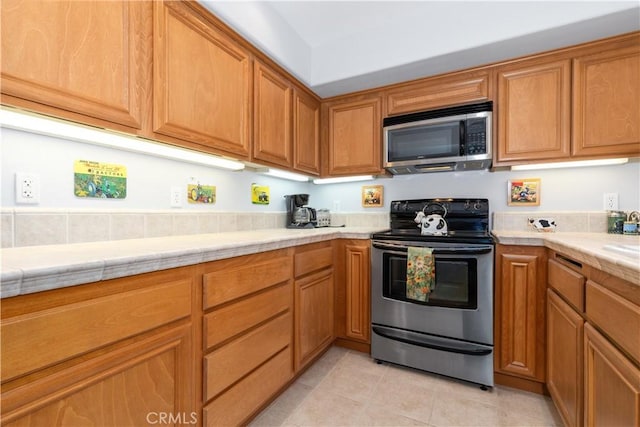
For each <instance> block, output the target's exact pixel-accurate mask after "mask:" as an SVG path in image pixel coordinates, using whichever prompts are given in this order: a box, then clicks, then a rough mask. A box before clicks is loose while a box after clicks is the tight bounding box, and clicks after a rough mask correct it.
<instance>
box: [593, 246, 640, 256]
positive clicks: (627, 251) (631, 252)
mask: <svg viewBox="0 0 640 427" xmlns="http://www.w3.org/2000/svg"><path fill="white" fill-rule="evenodd" d="M602 248H603V249H606V250H608V251H613V252H617V253H619V254H622V255H626V256H630V257H637V256H640V245H622V244H620V245H604V246H603V247H602Z"/></svg>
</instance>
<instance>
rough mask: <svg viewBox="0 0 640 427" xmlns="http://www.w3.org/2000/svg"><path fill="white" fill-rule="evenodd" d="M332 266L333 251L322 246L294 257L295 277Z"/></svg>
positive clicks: (328, 247) (329, 247)
mask: <svg viewBox="0 0 640 427" xmlns="http://www.w3.org/2000/svg"><path fill="white" fill-rule="evenodd" d="M331 265H333V249H332V247H331V246H324V247H319V248H315V249H311V250H308V251H305V252H299V253H296V255H295V277H300V276H304V275H305V274H308V273H311V272H312V271H317V270H320V269H322V268H325V267H329V266H331Z"/></svg>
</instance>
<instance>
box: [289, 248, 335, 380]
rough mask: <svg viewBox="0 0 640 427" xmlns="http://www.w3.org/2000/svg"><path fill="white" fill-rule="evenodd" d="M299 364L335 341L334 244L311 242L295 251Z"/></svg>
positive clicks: (307, 360) (303, 363)
mask: <svg viewBox="0 0 640 427" xmlns="http://www.w3.org/2000/svg"><path fill="white" fill-rule="evenodd" d="M294 262H295V272H296V273H295V277H296V278H295V285H294V288H295V293H294V295H295V367H296V371H298V370H300V369H302V368H303V367H305V366H306V365H307V364H309V363H310V362H311V361H312V360H314V359H315V357H316V356H318V355H319V354H320V353H322V352H323V351H324V350H325V349H326V348H327V347H328V346H329V345H331V343H332V342H333V338H334V337H333V267H332V265H333V248H332V246H331V244H330V243H319V244H314V245H307V246H305V247H302V248H299V249H297V250H296V255H295V261H294Z"/></svg>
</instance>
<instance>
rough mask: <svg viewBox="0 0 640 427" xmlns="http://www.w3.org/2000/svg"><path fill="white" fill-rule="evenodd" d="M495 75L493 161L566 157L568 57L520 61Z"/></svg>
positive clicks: (568, 106)
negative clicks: (496, 126)
mask: <svg viewBox="0 0 640 427" xmlns="http://www.w3.org/2000/svg"><path fill="white" fill-rule="evenodd" d="M497 75H498V105H497V116H498V120H497V122H498V129H497V130H498V136H497V146H498V149H497V159H496V162H514V161H523V160H524V161H526V160H542V159H560V158H567V157H568V156H569V154H570V151H571V150H570V118H571V61H569V60H568V59H567V60H560V61H553V62H541V61H540V60H533V61H524V62H519V63H517V64H515V65H510V66H506V67H500V68H498V71H497Z"/></svg>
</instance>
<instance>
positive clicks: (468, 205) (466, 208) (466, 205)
mask: <svg viewBox="0 0 640 427" xmlns="http://www.w3.org/2000/svg"><path fill="white" fill-rule="evenodd" d="M469 209H471V202H470V201H469V200H467V201H465V202H464V210H465V211H468V210H469Z"/></svg>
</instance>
